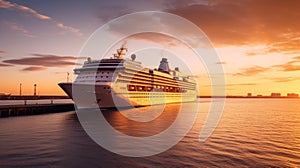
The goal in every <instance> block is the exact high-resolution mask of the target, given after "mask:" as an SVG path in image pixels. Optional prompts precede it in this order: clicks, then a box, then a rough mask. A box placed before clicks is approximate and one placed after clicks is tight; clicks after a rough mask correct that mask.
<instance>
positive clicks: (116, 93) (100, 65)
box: [58, 46, 197, 108]
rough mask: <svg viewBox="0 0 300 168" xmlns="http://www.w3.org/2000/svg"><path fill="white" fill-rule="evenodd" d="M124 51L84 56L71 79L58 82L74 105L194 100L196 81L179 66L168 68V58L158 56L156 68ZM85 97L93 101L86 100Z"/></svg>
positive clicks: (125, 104)
mask: <svg viewBox="0 0 300 168" xmlns="http://www.w3.org/2000/svg"><path fill="white" fill-rule="evenodd" d="M126 52H127V48H125V47H124V46H122V47H121V48H120V49H118V50H117V52H116V54H113V57H111V58H108V59H102V60H91V58H87V61H85V62H84V64H83V66H82V67H81V68H76V69H74V73H75V75H76V79H75V81H74V82H62V83H59V84H58V85H59V86H60V87H61V88H62V89H63V90H64V92H66V94H67V95H68V96H70V97H71V98H72V99H73V100H74V102H75V104H76V105H77V106H80V107H85V108H87V107H91V106H93V105H91V103H94V104H96V105H98V107H100V108H114V107H128V106H129V107H132V106H134V107H137V106H150V105H155V104H167V103H181V102H191V101H196V99H197V83H196V81H195V80H194V79H193V77H192V76H188V75H184V74H183V73H182V72H180V70H179V68H178V67H176V68H175V69H174V70H171V69H170V67H169V64H168V60H167V58H162V59H161V61H160V64H159V66H158V68H155V69H151V68H146V67H143V66H142V63H141V62H139V61H136V55H135V54H132V55H131V57H130V58H126V59H125V55H126ZM72 90H73V92H78V93H72ZM74 94H76V95H74ZM88 97H92V99H93V100H94V101H89V102H88V101H86V99H87V98H88ZM75 99H76V100H75ZM87 102H88V103H87Z"/></svg>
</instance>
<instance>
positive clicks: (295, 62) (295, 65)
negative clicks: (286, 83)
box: [273, 56, 300, 71]
mask: <svg viewBox="0 0 300 168" xmlns="http://www.w3.org/2000/svg"><path fill="white" fill-rule="evenodd" d="M273 67H275V68H279V69H280V70H282V71H300V56H298V57H294V58H293V59H292V60H291V61H289V62H287V63H285V64H282V65H274V66H273Z"/></svg>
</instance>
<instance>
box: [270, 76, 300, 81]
mask: <svg viewBox="0 0 300 168" xmlns="http://www.w3.org/2000/svg"><path fill="white" fill-rule="evenodd" d="M270 79H271V80H272V81H274V82H291V81H295V80H299V78H297V77H275V78H270Z"/></svg>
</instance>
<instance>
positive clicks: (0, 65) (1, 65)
mask: <svg viewBox="0 0 300 168" xmlns="http://www.w3.org/2000/svg"><path fill="white" fill-rule="evenodd" d="M8 66H12V65H10V64H2V63H0V67H8Z"/></svg>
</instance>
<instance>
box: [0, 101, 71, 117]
mask: <svg viewBox="0 0 300 168" xmlns="http://www.w3.org/2000/svg"><path fill="white" fill-rule="evenodd" d="M72 110H74V104H73V103H65V104H29V105H3V106H0V117H10V116H23V115H36V114H46V113H58V112H66V111H72Z"/></svg>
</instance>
